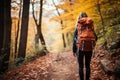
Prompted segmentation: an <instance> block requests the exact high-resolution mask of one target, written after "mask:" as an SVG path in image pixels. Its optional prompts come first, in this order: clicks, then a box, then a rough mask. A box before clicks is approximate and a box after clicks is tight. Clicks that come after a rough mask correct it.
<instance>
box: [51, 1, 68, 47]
mask: <svg viewBox="0 0 120 80" xmlns="http://www.w3.org/2000/svg"><path fill="white" fill-rule="evenodd" d="M52 2H53V4H54V6H55V7H56V4H55V2H54V0H52ZM56 11H57V13H58V15H59V16H60V12H59V10H58V8H57V7H56ZM60 24H61V27H62V30H63V28H64V26H63V21H62V20H60ZM62 39H63V46H64V48H65V47H66V43H65V36H64V33H62Z"/></svg>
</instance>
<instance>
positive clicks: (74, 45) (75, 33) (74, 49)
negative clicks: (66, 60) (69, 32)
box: [73, 28, 78, 53]
mask: <svg viewBox="0 0 120 80" xmlns="http://www.w3.org/2000/svg"><path fill="white" fill-rule="evenodd" d="M77 32H78V31H77V28H75V31H74V36H73V53H76V50H77V47H76V42H77Z"/></svg>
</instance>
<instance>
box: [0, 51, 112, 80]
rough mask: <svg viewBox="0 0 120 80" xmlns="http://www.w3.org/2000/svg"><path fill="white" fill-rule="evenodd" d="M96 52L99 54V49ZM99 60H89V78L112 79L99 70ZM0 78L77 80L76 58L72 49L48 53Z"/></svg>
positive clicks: (8, 79)
mask: <svg viewBox="0 0 120 80" xmlns="http://www.w3.org/2000/svg"><path fill="white" fill-rule="evenodd" d="M97 53H98V54H101V52H100V51H98V52H97ZM99 60H100V58H99V57H94V58H92V60H91V79H90V80H113V78H112V76H108V75H106V74H105V73H104V72H103V71H102V70H101V68H100V64H99ZM0 80H79V75H78V63H77V58H76V57H74V56H73V55H72V51H67V52H63V53H49V54H47V55H46V56H43V57H39V58H37V59H36V60H34V61H31V62H28V63H27V64H25V65H22V66H20V67H18V68H16V69H13V70H10V71H9V72H7V73H6V74H4V75H3V76H2V77H0Z"/></svg>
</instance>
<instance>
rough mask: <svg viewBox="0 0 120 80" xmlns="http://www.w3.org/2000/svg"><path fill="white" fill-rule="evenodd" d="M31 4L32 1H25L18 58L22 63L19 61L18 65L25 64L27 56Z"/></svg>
mask: <svg viewBox="0 0 120 80" xmlns="http://www.w3.org/2000/svg"><path fill="white" fill-rule="evenodd" d="M29 4H30V0H23V12H22V22H21V32H20V43H19V49H18V58H19V60H20V61H18V63H21V62H23V60H24V58H25V56H26V45H27V35H28V22H29Z"/></svg>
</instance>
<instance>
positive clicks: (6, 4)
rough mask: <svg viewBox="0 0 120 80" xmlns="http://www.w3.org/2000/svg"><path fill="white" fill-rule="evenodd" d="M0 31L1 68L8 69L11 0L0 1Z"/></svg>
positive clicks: (2, 69)
mask: <svg viewBox="0 0 120 80" xmlns="http://www.w3.org/2000/svg"><path fill="white" fill-rule="evenodd" d="M0 8H1V9H0V14H1V20H0V22H1V29H0V30H1V31H0V37H1V41H0V45H1V46H0V49H1V51H0V53H1V55H2V56H3V57H2V60H1V66H0V67H1V70H0V71H2V72H4V71H5V70H7V69H8V65H9V57H10V44H11V0H1V1H0ZM2 30H3V31H2Z"/></svg>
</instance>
